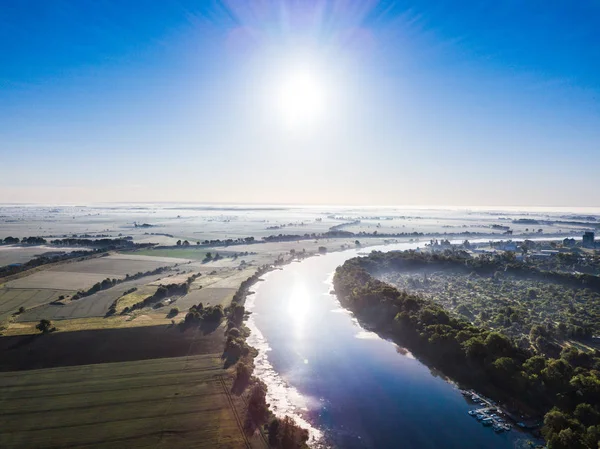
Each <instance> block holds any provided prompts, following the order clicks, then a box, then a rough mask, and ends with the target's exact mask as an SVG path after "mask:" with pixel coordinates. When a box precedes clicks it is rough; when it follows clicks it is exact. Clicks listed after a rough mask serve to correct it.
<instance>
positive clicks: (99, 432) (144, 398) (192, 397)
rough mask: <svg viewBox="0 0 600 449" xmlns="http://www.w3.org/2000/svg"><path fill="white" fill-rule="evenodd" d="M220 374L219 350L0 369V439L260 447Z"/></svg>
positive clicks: (42, 443) (15, 444)
mask: <svg viewBox="0 0 600 449" xmlns="http://www.w3.org/2000/svg"><path fill="white" fill-rule="evenodd" d="M224 378H225V379H226V378H227V377H226V372H225V371H224V370H223V369H222V360H221V359H220V357H219V355H217V354H209V355H199V356H189V357H177V358H170V359H154V360H145V361H135V362H123V363H106V364H98V365H83V366H74V367H60V368H48V369H43V370H30V371H18V372H16V371H12V372H5V373H0V385H2V387H1V389H0V422H2V426H0V447H2V448H26V447H36V448H46V447H47V448H49V447H65V446H68V447H71V446H77V447H79V446H85V447H97V448H100V447H103V448H109V447H110V448H113V447H128V448H132V447H150V446H151V447H163V448H173V447H197V448H207V449H208V448H241V447H257V448H258V447H264V442H263V441H262V440H260V439H258V438H256V439H252V440H251V441H248V440H247V438H246V437H245V436H244V434H243V432H242V430H241V425H242V424H243V419H244V416H243V413H241V410H240V411H238V408H243V407H240V405H241V404H242V403H241V400H240V399H239V398H237V397H235V396H231V395H230V393H229V387H226V382H225V381H224V380H223V379H224ZM234 404H236V406H237V407H238V408H236V406H234Z"/></svg>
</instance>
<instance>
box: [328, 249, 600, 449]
mask: <svg viewBox="0 0 600 449" xmlns="http://www.w3.org/2000/svg"><path fill="white" fill-rule="evenodd" d="M452 257H453V256H445V255H424V254H421V253H417V252H415V251H405V252H389V253H382V252H373V253H371V254H370V255H369V256H367V257H356V258H353V259H350V260H348V261H346V262H345V263H344V264H343V265H342V266H340V267H338V268H337V269H336V272H335V275H334V279H333V284H334V288H335V293H336V295H337V297H338V299H339V301H340V303H341V304H342V306H343V307H345V308H347V309H349V310H351V311H352V312H353V313H354V314H355V315H356V317H357V318H358V319H359V320H360V321H361V323H362V324H363V325H365V327H367V328H369V329H371V330H374V331H376V332H378V333H380V334H382V335H384V336H386V337H389V338H391V339H392V340H394V341H395V342H397V343H398V344H400V345H401V346H403V347H406V348H407V349H409V350H410V351H411V352H413V353H414V354H415V355H417V356H418V357H419V358H420V359H421V360H423V361H424V362H425V363H426V364H427V365H428V366H431V367H435V368H436V369H439V370H440V371H441V372H443V373H444V374H445V375H447V376H449V377H451V378H453V379H455V380H457V381H459V382H460V383H462V384H464V385H466V386H468V387H469V388H474V389H476V390H477V391H482V392H483V393H484V394H486V395H487V396H489V397H492V398H495V399H497V400H499V401H501V402H503V403H505V404H507V406H508V407H510V408H512V409H513V410H520V411H524V412H528V413H530V414H533V415H534V418H532V419H531V422H534V421H535V416H539V417H541V416H543V426H542V429H541V434H542V435H543V437H544V438H545V439H546V441H547V442H548V447H549V449H567V448H569V449H588V448H590V449H591V448H597V447H598V442H599V441H600V354H599V353H598V351H596V352H594V353H586V352H581V351H579V350H577V349H575V348H569V349H568V350H566V351H563V352H562V353H561V356H560V357H559V358H551V357H547V356H545V355H543V354H541V353H539V352H537V351H536V350H535V349H534V348H530V349H523V348H521V347H518V346H517V345H516V344H515V343H514V341H513V340H511V339H510V338H508V337H507V336H505V335H504V334H502V333H500V332H497V331H494V330H489V329H485V328H483V327H479V326H475V325H473V324H471V323H470V322H469V321H467V320H466V319H464V318H461V317H455V316H452V315H451V314H449V313H448V312H447V311H446V310H444V309H443V308H442V307H441V306H439V305H438V304H436V303H435V302H433V301H431V300H427V299H425V298H423V297H422V296H420V295H416V294H411V293H409V292H407V291H405V290H402V291H400V290H398V289H397V288H395V287H393V286H391V285H389V284H386V283H385V282H382V281H380V280H378V279H376V278H375V277H374V273H378V272H383V271H390V270H402V269H406V267H407V266H409V265H411V264H414V265H419V264H426V263H429V264H433V263H434V262H435V263H439V264H444V263H447V264H448V263H450V262H449V261H450V260H451V258H452ZM469 257H470V256H469ZM461 263H462V264H463V265H465V266H467V267H468V269H469V270H477V269H481V270H483V271H486V270H487V269H489V268H491V267H492V264H493V262H492V261H487V262H486V261H483V262H481V261H480V260H479V258H471V257H470V258H463V259H462V260H461ZM478 264H480V265H478ZM495 268H496V269H497V268H498V267H495ZM502 268H503V269H504V268H506V269H507V270H509V269H510V270H518V269H519V268H523V267H522V266H520V265H518V264H517V263H516V262H515V263H513V264H512V265H509V264H507V263H504V266H503V267H502ZM496 269H495V270H491V273H488V275H489V274H491V275H493V273H494V272H495V271H496ZM533 271H535V270H533ZM529 274H530V275H537V276H542V277H544V278H547V277H548V276H551V277H555V276H556V277H557V278H559V279H561V280H565V281H566V282H580V285H582V284H581V282H585V284H584V286H586V287H588V288H597V285H598V284H597V280H598V279H597V278H596V277H593V276H592V277H590V276H591V275H584V276H582V275H569V274H565V273H553V274H548V273H543V272H541V271H538V272H535V273H534V272H532V273H529ZM592 278H595V279H592Z"/></svg>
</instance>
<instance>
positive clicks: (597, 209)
mask: <svg viewBox="0 0 600 449" xmlns="http://www.w3.org/2000/svg"><path fill="white" fill-rule="evenodd" d="M137 205H140V206H157V207H159V206H167V205H169V206H177V205H181V206H197V207H198V208H202V207H204V208H206V209H207V210H211V209H216V210H218V209H233V210H235V209H236V208H247V209H250V210H268V209H282V210H283V209H309V208H315V209H326V208H333V209H357V210H382V209H383V210H385V209H392V210H423V211H427V210H430V211H456V212H470V211H478V212H488V211H489V212H512V213H514V212H527V213H535V212H537V213H544V212H552V213H569V212H570V213H581V214H583V213H589V214H598V215H600V206H486V205H483V206H477V205H470V206H461V205H427V204H419V205H418V204H414V205H410V204H406V205H391V204H390V205H367V204H318V203H315V204H289V203H288V204H286V203H240V202H194V201H131V202H130V201H121V202H116V201H107V202H94V203H89V204H79V203H75V202H74V203H0V207H18V206H24V207H42V208H46V207H81V208H101V207H103V206H112V208H115V209H116V208H123V209H127V208H128V207H129V206H137ZM220 206H221V207H220ZM185 208H186V207H182V208H181V209H185ZM169 209H179V208H177V207H170V208H169Z"/></svg>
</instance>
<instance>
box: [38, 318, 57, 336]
mask: <svg viewBox="0 0 600 449" xmlns="http://www.w3.org/2000/svg"><path fill="white" fill-rule="evenodd" d="M35 328H36V329H37V330H39V331H40V332H41V333H42V334H46V333H48V332H51V331H53V330H54V328H53V327H52V322H51V321H50V320H47V319H45V318H44V319H41V320H40V322H39V323H38V324H37V325H36V326H35Z"/></svg>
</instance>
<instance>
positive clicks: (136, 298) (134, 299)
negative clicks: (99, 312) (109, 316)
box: [117, 285, 158, 313]
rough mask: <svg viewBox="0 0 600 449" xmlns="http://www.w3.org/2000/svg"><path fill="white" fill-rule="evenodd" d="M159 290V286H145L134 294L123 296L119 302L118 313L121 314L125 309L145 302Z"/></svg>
mask: <svg viewBox="0 0 600 449" xmlns="http://www.w3.org/2000/svg"><path fill="white" fill-rule="evenodd" d="M157 288H158V287H157V286H151V285H144V286H143V287H140V288H139V289H137V290H136V291H134V292H133V293H129V294H128V295H125V296H122V297H121V298H119V300H118V301H117V313H121V312H122V311H123V309H124V308H125V307H131V306H133V305H134V304H137V303H138V302H141V301H143V300H144V299H146V298H147V297H148V296H152V295H153V294H154V292H156V289H157Z"/></svg>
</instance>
